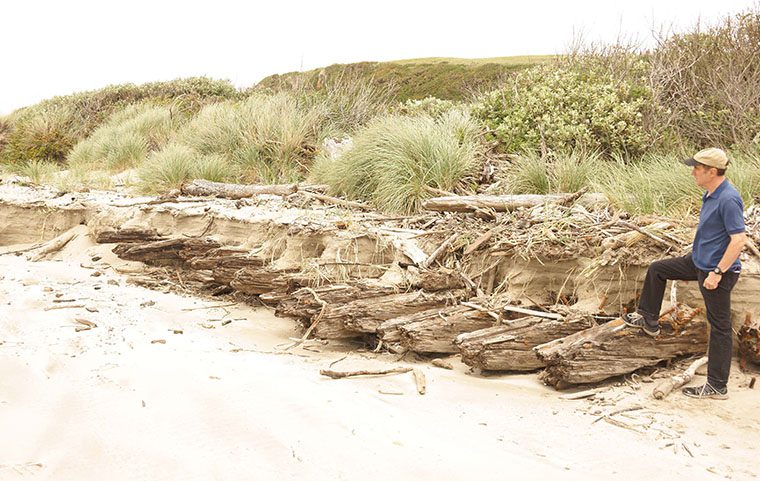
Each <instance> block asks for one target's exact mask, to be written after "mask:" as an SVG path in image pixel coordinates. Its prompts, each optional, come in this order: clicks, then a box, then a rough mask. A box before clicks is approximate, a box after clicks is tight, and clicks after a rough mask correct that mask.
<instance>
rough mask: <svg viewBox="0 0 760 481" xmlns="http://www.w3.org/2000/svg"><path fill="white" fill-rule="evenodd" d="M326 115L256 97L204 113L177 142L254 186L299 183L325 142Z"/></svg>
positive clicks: (287, 100)
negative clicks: (228, 166) (220, 163)
mask: <svg viewBox="0 0 760 481" xmlns="http://www.w3.org/2000/svg"><path fill="white" fill-rule="evenodd" d="M322 113H323V112H322V111H321V110H320V109H319V108H318V107H314V106H304V105H302V104H300V103H299V102H298V100H297V99H296V98H295V97H294V96H292V95H288V94H284V93H280V94H276V95H253V96H251V97H250V98H249V99H247V100H246V101H244V102H242V103H230V102H227V103H221V104H216V105H210V106H208V107H206V108H204V109H203V110H202V111H201V112H200V113H199V114H198V115H197V116H196V117H195V118H194V119H193V120H192V121H190V122H189V123H188V124H187V125H186V126H184V127H183V128H182V129H181V130H180V131H179V132H178V134H177V136H176V142H177V143H179V144H182V145H185V146H187V147H188V148H190V149H192V150H193V151H195V152H197V153H198V154H200V155H217V156H220V157H221V158H222V159H224V160H226V161H227V162H229V163H230V164H231V165H233V167H234V169H235V170H236V171H238V172H239V173H240V175H241V177H242V179H243V180H246V181H249V182H263V183H276V182H284V181H285V182H287V181H294V180H298V179H301V178H303V175H304V173H305V172H306V171H307V169H308V167H309V165H310V164H311V162H312V159H313V156H314V152H315V151H316V146H317V145H318V142H319V141H320V140H321V138H322V131H323V126H322V125H323V120H324V117H323V115H322Z"/></svg>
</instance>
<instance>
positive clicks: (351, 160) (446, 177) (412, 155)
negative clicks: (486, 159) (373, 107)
mask: <svg viewBox="0 0 760 481" xmlns="http://www.w3.org/2000/svg"><path fill="white" fill-rule="evenodd" d="M480 154H481V144H480V142H479V139H478V128H477V125H476V124H475V123H473V122H472V121H471V120H470V119H469V117H467V116H466V115H465V114H462V113H459V112H452V113H451V114H448V115H445V116H442V117H441V118H440V119H437V120H436V119H433V118H432V117H429V116H418V117H404V116H398V115H389V116H384V117H380V118H378V119H375V120H374V121H372V122H370V123H369V124H368V125H367V127H366V128H365V129H363V130H361V131H359V132H358V133H357V135H356V137H355V138H354V146H353V148H352V149H351V150H349V151H348V152H346V153H344V154H343V155H341V156H340V157H338V158H337V159H331V158H329V157H327V156H326V155H322V156H320V157H319V159H318V161H317V163H316V164H315V166H314V169H313V172H312V174H313V177H314V179H315V180H316V181H317V182H322V183H326V184H328V185H329V186H330V188H331V190H332V191H333V192H334V193H336V194H342V195H345V196H347V197H349V198H353V199H364V200H370V201H371V202H373V203H374V204H375V205H376V206H377V207H378V208H380V209H381V210H384V211H387V212H399V213H412V212H415V211H417V210H419V209H420V207H421V204H422V201H424V200H425V199H427V198H429V197H432V196H435V195H439V194H440V191H449V192H450V191H455V190H458V189H460V188H461V187H463V185H464V184H467V183H468V182H469V181H470V180H471V178H472V177H471V176H472V175H473V174H474V171H475V170H476V168H477V165H478V159H479V156H480Z"/></svg>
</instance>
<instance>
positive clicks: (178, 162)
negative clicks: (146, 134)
mask: <svg viewBox="0 0 760 481" xmlns="http://www.w3.org/2000/svg"><path fill="white" fill-rule="evenodd" d="M138 175H139V177H140V183H139V185H138V187H139V189H140V190H142V191H143V192H151V193H153V192H161V191H166V190H170V189H176V188H179V187H180V186H181V185H182V183H183V182H186V181H189V180H192V179H207V180H212V181H215V182H234V181H236V179H237V177H238V175H239V174H238V171H237V170H236V169H235V168H234V166H232V167H231V166H230V163H229V162H228V161H226V160H225V159H223V158H222V157H221V156H218V155H200V154H198V152H196V151H195V150H193V149H192V148H190V147H188V146H186V145H182V144H170V145H168V146H167V147H166V148H164V149H162V150H160V151H158V152H153V153H152V154H150V156H149V157H148V159H147V160H146V161H145V162H144V163H143V164H142V166H141V167H140V168H139V171H138Z"/></svg>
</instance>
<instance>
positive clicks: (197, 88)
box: [0, 77, 242, 163]
mask: <svg viewBox="0 0 760 481" xmlns="http://www.w3.org/2000/svg"><path fill="white" fill-rule="evenodd" d="M241 97H242V94H241V93H240V92H239V91H238V90H237V89H236V88H235V87H234V86H233V85H232V84H231V83H230V82H228V81H224V80H213V79H208V78H204V77H196V78H185V79H177V80H171V81H168V82H152V83H147V84H143V85H134V84H123V85H110V86H108V87H104V88H102V89H98V90H93V91H89V92H79V93H76V94H72V95H66V96H59V97H53V98H51V99H47V100H43V101H42V102H40V103H38V104H35V105H32V106H29V107H25V108H22V109H19V110H17V111H15V112H13V113H12V114H10V115H9V116H8V117H7V118H6V119H5V120H6V123H7V124H9V125H10V129H8V131H7V132H6V134H5V135H4V137H5V138H6V141H5V142H6V145H5V146H4V147H3V146H2V145H0V162H5V163H18V162H25V161H27V160H30V159H45V160H49V161H54V162H63V161H64V160H65V159H66V157H67V156H68V154H69V152H70V150H71V148H72V147H73V146H74V145H75V144H76V143H77V142H79V141H80V140H82V139H84V138H85V137H87V136H88V135H90V134H91V133H92V132H93V131H94V130H95V129H96V128H97V127H98V126H100V125H101V124H102V123H103V122H104V121H105V120H106V119H107V118H108V117H109V116H110V115H111V114H113V113H114V112H118V111H119V110H121V109H123V108H125V107H128V106H129V105H132V104H136V103H140V102H145V101H150V102H153V103H156V104H161V105H167V106H171V108H172V109H173V110H174V111H175V112H177V113H181V114H185V115H191V114H192V113H194V112H197V111H198V110H199V109H200V108H201V107H202V106H203V105H206V104H208V103H213V102H217V101H221V100H224V99H239V98H241Z"/></svg>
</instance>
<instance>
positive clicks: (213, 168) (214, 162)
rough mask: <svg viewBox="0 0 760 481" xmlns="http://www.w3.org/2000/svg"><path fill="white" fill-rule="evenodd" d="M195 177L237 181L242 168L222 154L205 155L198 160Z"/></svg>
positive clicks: (217, 180)
mask: <svg viewBox="0 0 760 481" xmlns="http://www.w3.org/2000/svg"><path fill="white" fill-rule="evenodd" d="M193 177H194V178H196V179H206V180H210V181H212V182H237V181H238V180H239V179H240V169H239V168H238V166H236V165H234V164H231V163H229V162H227V161H226V160H224V157H222V156H220V155H214V154H210V155H204V156H202V157H200V158H199V159H198V161H197V162H196V164H195V167H194V170H193Z"/></svg>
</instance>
